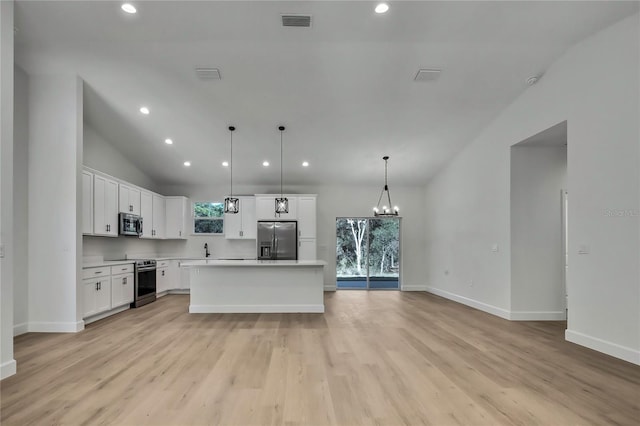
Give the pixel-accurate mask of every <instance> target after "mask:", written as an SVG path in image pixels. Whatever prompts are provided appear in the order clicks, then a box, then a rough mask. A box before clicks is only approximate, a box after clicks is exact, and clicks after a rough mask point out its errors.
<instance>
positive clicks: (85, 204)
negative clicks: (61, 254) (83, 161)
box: [82, 170, 93, 235]
mask: <svg viewBox="0 0 640 426" xmlns="http://www.w3.org/2000/svg"><path fill="white" fill-rule="evenodd" d="M82 233H83V234H88V235H91V234H93V173H90V172H88V171H85V170H83V171H82Z"/></svg>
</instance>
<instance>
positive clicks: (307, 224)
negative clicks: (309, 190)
mask: <svg viewBox="0 0 640 426" xmlns="http://www.w3.org/2000/svg"><path fill="white" fill-rule="evenodd" d="M298 237H299V238H316V197H315V196H311V195H309V196H307V195H305V196H300V197H298ZM314 259H315V258H314Z"/></svg>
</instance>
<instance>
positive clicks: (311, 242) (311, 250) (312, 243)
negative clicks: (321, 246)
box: [298, 238, 316, 260]
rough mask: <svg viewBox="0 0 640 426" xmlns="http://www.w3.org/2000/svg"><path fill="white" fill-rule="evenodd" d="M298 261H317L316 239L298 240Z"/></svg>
mask: <svg viewBox="0 0 640 426" xmlns="http://www.w3.org/2000/svg"><path fill="white" fill-rule="evenodd" d="M298 260H316V239H315V238H300V239H299V240H298Z"/></svg>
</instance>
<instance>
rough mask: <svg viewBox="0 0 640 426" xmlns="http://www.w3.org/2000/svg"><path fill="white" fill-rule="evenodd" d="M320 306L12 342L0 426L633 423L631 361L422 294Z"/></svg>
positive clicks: (637, 410) (135, 320)
mask: <svg viewBox="0 0 640 426" xmlns="http://www.w3.org/2000/svg"><path fill="white" fill-rule="evenodd" d="M325 299H326V308H327V312H326V313H325V314H324V315H322V314H262V315H258V314H188V313H187V306H188V296H167V297H164V298H162V299H159V300H158V301H157V302H156V303H152V304H150V305H147V306H144V307H142V308H139V309H135V310H130V311H127V312H124V313H122V314H118V315H116V316H114V317H111V318H108V319H105V320H102V321H98V322H97V323H94V324H91V325H89V326H88V327H87V329H86V330H85V331H83V332H81V333H77V334H35V333H32V334H26V335H23V336H19V337H17V338H16V342H15V357H16V360H17V362H18V374H17V375H15V376H13V377H10V378H8V379H6V380H4V381H2V383H1V384H0V386H1V393H0V397H1V422H2V425H3V426H4V425H27V424H46V425H49V424H71V425H76V424H78V425H80V424H86V425H94V424H128V425H186V424H235V425H268V424H286V425H296V424H299V425H325V424H340V425H359V424H387V425H399V424H409V425H419V424H432V425H457V424H462V425H496V424H527V425H534V424H535V425H573V424H597V425H604V424H627V425H638V421H639V419H640V367H638V366H635V365H632V364H629V363H626V362H623V361H620V360H617V359H614V358H611V357H608V356H606V355H602V354H599V353H597V352H594V351H591V350H588V349H585V348H582V347H579V346H576V345H573V344H571V343H567V342H565V341H564V338H563V332H564V328H565V327H564V323H561V322H509V321H505V320H502V319H499V318H496V317H493V316H491V315H488V314H485V313H483V312H480V311H476V310H473V309H471V308H467V307H465V306H463V305H459V304H457V303H454V302H450V301H447V300H445V299H441V298H439V297H436V296H433V295H429V294H426V293H400V292H361V291H342V292H338V293H327V294H326V297H325Z"/></svg>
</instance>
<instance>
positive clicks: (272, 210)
mask: <svg viewBox="0 0 640 426" xmlns="http://www.w3.org/2000/svg"><path fill="white" fill-rule="evenodd" d="M275 203H276V198H275V197H256V220H273V219H275V218H276V204H275Z"/></svg>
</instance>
